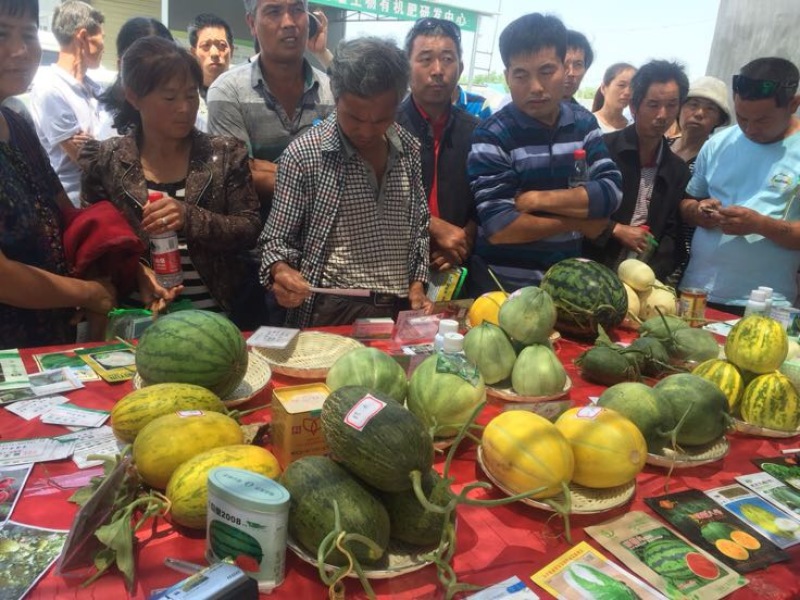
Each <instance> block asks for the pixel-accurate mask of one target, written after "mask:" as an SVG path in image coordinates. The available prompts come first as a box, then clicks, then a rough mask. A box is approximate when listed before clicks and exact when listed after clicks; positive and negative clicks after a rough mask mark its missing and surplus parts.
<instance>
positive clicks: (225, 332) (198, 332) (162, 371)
mask: <svg viewBox="0 0 800 600" xmlns="http://www.w3.org/2000/svg"><path fill="white" fill-rule="evenodd" d="M247 361H248V358H247V346H246V345H245V342H244V338H243V337H242V334H241V332H240V331H239V329H237V327H236V325H234V324H233V323H232V322H231V321H229V320H228V319H227V318H226V317H224V316H223V315H220V314H218V313H213V312H209V311H205V310H182V311H178V312H175V313H172V314H169V315H165V316H163V317H159V318H158V320H156V322H155V323H153V324H152V325H150V327H148V328H147V330H146V331H145V332H144V334H142V337H141V339H140V340H139V345H138V346H137V347H136V370H137V371H138V372H139V375H140V376H141V378H142V380H143V381H144V382H145V383H146V384H148V385H149V384H153V383H192V384H194V385H199V386H201V387H204V388H207V389H209V390H211V391H212V392H214V393H215V394H217V395H218V396H219V397H220V398H222V399H223V400H224V399H225V398H226V396H228V395H230V394H231V393H232V392H233V391H234V390H235V389H236V388H237V387H238V386H239V384H240V383H241V382H242V379H244V375H245V373H246V372H247Z"/></svg>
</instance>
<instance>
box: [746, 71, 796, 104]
mask: <svg viewBox="0 0 800 600" xmlns="http://www.w3.org/2000/svg"><path fill="white" fill-rule="evenodd" d="M797 83H798V82H797V81H773V80H771V79H753V78H751V77H748V76H747V75H734V76H733V93H734V94H738V95H739V96H740V97H741V98H742V99H743V100H764V99H765V98H777V99H778V102H779V103H780V102H782V101H786V100H788V99H789V98H791V97H792V96H794V94H795V92H796V91H797Z"/></svg>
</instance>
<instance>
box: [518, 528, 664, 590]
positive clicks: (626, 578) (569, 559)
mask: <svg viewBox="0 0 800 600" xmlns="http://www.w3.org/2000/svg"><path fill="white" fill-rule="evenodd" d="M531 579H533V581H535V582H536V584H537V585H539V586H541V588H542V589H543V590H545V591H547V592H549V593H551V594H552V595H553V596H554V597H556V598H563V599H565V600H573V599H574V600H583V599H584V598H592V599H593V598H640V599H641V600H663V599H664V596H663V595H662V594H660V593H659V592H658V591H656V590H655V589H653V588H652V587H650V586H649V585H647V584H646V583H645V582H644V581H642V580H641V579H639V578H638V577H636V576H634V575H631V574H630V573H628V572H627V571H625V570H624V569H622V568H620V567H618V566H617V565H615V564H614V563H613V562H611V561H609V560H608V559H607V558H606V557H605V556H603V555H602V554H601V553H600V552H598V551H597V550H595V549H594V548H592V547H591V546H590V545H589V544H587V543H586V542H581V543H580V544H578V545H576V546H573V547H572V548H570V549H569V550H567V551H566V552H565V553H564V554H562V555H561V556H559V557H558V558H557V559H556V560H554V561H553V562H551V563H550V564H549V565H547V566H546V567H545V568H544V569H542V570H540V571H537V572H536V573H534V574H533V575H532V576H531Z"/></svg>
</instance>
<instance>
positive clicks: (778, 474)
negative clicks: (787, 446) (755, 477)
mask: <svg viewBox="0 0 800 600" xmlns="http://www.w3.org/2000/svg"><path fill="white" fill-rule="evenodd" d="M798 461H800V456H798V455H794V456H792V455H789V456H775V457H773V458H754V459H753V464H754V465H755V466H757V467H758V468H759V469H761V470H762V471H764V472H765V473H769V474H770V475H772V476H773V477H774V478H775V479H780V480H781V481H782V482H783V483H785V484H786V485H788V486H789V487H793V488H794V489H796V490H800V464H798Z"/></svg>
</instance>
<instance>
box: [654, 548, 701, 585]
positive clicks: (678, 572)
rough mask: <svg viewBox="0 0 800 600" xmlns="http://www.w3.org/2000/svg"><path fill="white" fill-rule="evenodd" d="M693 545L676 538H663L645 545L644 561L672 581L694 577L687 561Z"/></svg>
mask: <svg viewBox="0 0 800 600" xmlns="http://www.w3.org/2000/svg"><path fill="white" fill-rule="evenodd" d="M689 552H692V547H691V546H689V545H688V544H687V543H686V542H683V541H681V540H679V539H674V538H663V539H660V540H657V541H655V542H651V543H649V544H647V546H645V548H644V550H643V552H642V562H643V563H644V564H646V565H647V566H648V567H650V568H651V569H653V571H655V572H656V573H658V574H659V575H661V577H663V578H664V579H667V580H669V581H670V582H672V581H675V582H681V581H686V580H689V579H694V577H695V576H694V573H692V570H691V569H690V568H689V565H688V564H687V562H686V555H687V554H688V553H689Z"/></svg>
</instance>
